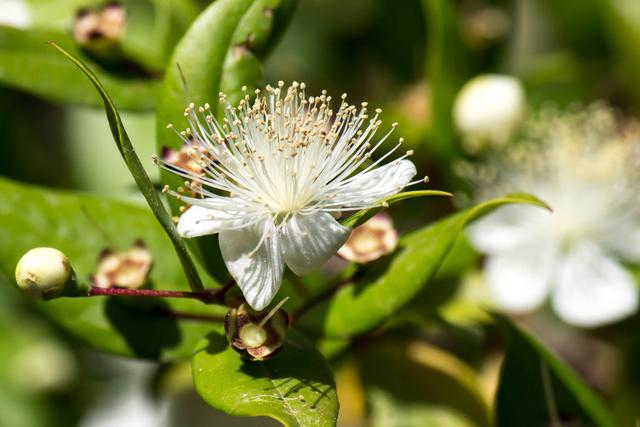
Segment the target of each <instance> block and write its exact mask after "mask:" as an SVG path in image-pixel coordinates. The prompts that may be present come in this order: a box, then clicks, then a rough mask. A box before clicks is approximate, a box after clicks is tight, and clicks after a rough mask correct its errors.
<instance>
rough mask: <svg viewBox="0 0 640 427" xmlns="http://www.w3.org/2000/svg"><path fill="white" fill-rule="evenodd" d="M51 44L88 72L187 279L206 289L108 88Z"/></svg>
mask: <svg viewBox="0 0 640 427" xmlns="http://www.w3.org/2000/svg"><path fill="white" fill-rule="evenodd" d="M52 45H53V46H54V47H55V48H56V49H58V50H59V51H60V52H62V54H64V55H65V56H66V57H67V58H69V59H70V60H71V61H72V62H73V63H74V64H76V65H77V66H78V68H80V70H81V71H82V72H83V73H84V74H85V76H87V77H88V78H89V80H90V81H91V83H93V85H94V86H95V88H96V90H97V91H98V93H100V96H101V97H102V100H103V101H104V109H105V112H106V114H107V120H108V121H109V127H110V128H111V133H112V134H113V139H114V141H115V143H116V146H117V147H118V150H120V154H122V158H123V159H124V161H125V163H126V164H127V167H128V168H129V171H130V172H131V175H132V176H133V179H134V180H135V181H136V184H137V185H138V188H139V189H140V192H141V193H142V195H143V196H144V198H145V199H146V200H147V203H148V204H149V207H150V208H151V211H152V212H153V214H154V215H155V217H156V219H157V220H158V222H159V223H160V225H161V226H162V228H163V229H164V231H165V232H166V233H167V235H168V236H169V238H170V239H171V243H173V247H174V249H175V251H176V253H177V254H178V258H179V259H180V263H181V264H182V268H183V269H184V272H185V274H186V276H187V279H188V280H189V286H191V289H192V290H194V291H199V290H203V289H204V286H203V285H202V282H201V281H200V277H199V275H198V272H197V270H196V267H195V264H194V263H193V261H192V260H191V257H190V256H189V253H188V252H187V248H186V246H185V245H184V242H183V241H182V238H181V237H180V236H179V235H178V231H177V230H176V227H175V225H174V224H173V221H172V219H171V216H170V215H169V213H168V212H167V210H166V209H165V208H164V205H163V204H162V200H160V196H159V195H158V193H157V192H156V190H155V188H154V186H153V184H152V183H151V180H150V179H149V175H147V172H146V171H145V170H144V167H143V166H142V163H141V162H140V159H139V158H138V155H137V154H136V150H135V149H134V148H133V145H131V141H129V136H128V135H127V132H126V130H125V129H124V125H123V124H122V120H121V119H120V114H118V110H117V108H116V106H115V104H114V103H113V101H112V100H111V98H110V97H109V94H108V93H107V92H106V90H105V88H104V87H103V86H102V83H100V81H99V80H98V78H97V77H96V76H95V74H93V72H92V71H91V70H90V69H88V68H87V67H86V66H85V65H84V64H83V63H82V62H81V61H80V60H79V59H77V58H75V57H74V56H73V55H71V54H70V53H68V52H67V51H65V50H64V49H62V48H61V47H60V46H58V45H56V44H55V43H52Z"/></svg>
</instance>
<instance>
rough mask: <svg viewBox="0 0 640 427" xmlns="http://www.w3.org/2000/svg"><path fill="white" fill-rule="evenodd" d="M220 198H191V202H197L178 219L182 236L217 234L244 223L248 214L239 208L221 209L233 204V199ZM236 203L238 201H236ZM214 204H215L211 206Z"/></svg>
mask: <svg viewBox="0 0 640 427" xmlns="http://www.w3.org/2000/svg"><path fill="white" fill-rule="evenodd" d="M221 200H222V204H221V201H220V200H215V201H214V200H209V199H189V202H190V203H197V205H194V206H191V207H190V208H189V209H187V210H186V211H185V212H184V213H183V214H182V215H180V219H179V220H178V233H179V234H180V235H181V236H182V237H186V238H190V237H198V236H204V235H207V234H215V233H219V232H220V231H222V230H224V229H227V228H238V227H239V226H241V225H242V223H243V218H245V217H246V214H245V213H244V212H242V211H238V210H237V209H221V208H219V206H220V207H225V208H226V206H231V205H233V204H234V201H233V199H223V198H221ZM235 204H236V205H237V204H238V203H235ZM211 205H214V206H211Z"/></svg>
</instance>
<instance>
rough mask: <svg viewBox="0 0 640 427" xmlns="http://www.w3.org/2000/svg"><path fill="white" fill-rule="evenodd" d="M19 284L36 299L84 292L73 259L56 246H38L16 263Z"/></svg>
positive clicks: (47, 298)
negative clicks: (79, 284) (76, 276)
mask: <svg viewBox="0 0 640 427" xmlns="http://www.w3.org/2000/svg"><path fill="white" fill-rule="evenodd" d="M16 283H17V284H18V286H19V287H20V289H22V291H23V292H25V293H27V294H29V295H30V296H31V297H33V298H35V299H42V300H49V299H53V298H57V297H61V296H73V295H79V294H80V293H81V288H80V287H78V285H77V283H76V278H75V273H74V271H73V269H72V268H71V264H70V263H69V259H68V258H67V257H66V256H65V254H63V253H62V252H60V251H59V250H57V249H54V248H34V249H31V250H30V251H29V252H27V253H26V254H24V255H23V256H22V258H20V261H18V265H17V266H16Z"/></svg>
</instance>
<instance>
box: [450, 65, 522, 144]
mask: <svg viewBox="0 0 640 427" xmlns="http://www.w3.org/2000/svg"><path fill="white" fill-rule="evenodd" d="M524 112H525V94H524V90H523V88H522V85H521V84H520V82H519V81H518V80H517V79H515V78H513V77H510V76H503V75H498V74H485V75H480V76H477V77H474V78H473V79H471V80H469V81H468V82H467V83H465V85H464V86H463V87H462V89H460V92H459V93H458V95H457V96H456V99H455V102H454V106H453V117H454V121H455V124H456V127H457V128H458V130H459V131H460V133H461V134H462V136H463V138H464V143H465V145H466V148H467V149H469V150H470V151H477V150H478V149H480V148H482V147H483V146H484V145H486V144H487V143H488V144H489V145H496V146H497V145H503V144H505V143H506V142H507V141H508V140H509V138H511V136H512V135H513V132H514V131H515V130H516V128H517V126H518V125H519V124H520V122H521V120H522V118H523V115H524Z"/></svg>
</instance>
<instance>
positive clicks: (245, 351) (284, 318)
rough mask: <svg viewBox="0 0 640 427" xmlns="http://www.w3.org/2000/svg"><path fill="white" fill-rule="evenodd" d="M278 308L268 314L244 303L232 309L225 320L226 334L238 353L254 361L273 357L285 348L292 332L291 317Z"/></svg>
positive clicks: (278, 306)
mask: <svg viewBox="0 0 640 427" xmlns="http://www.w3.org/2000/svg"><path fill="white" fill-rule="evenodd" d="M281 306H282V303H281V304H279V305H277V306H276V307H275V308H274V309H273V310H271V311H270V312H269V313H268V314H264V313H260V312H257V311H255V310H254V309H252V308H251V307H250V306H249V305H248V304H246V303H243V304H241V305H240V306H239V307H237V308H232V309H231V310H230V311H229V312H228V313H227V316H226V318H225V322H224V330H225V335H226V336H227V340H229V343H230V344H231V347H233V349H234V350H236V351H237V352H238V353H240V354H241V355H242V356H243V357H246V358H248V359H250V360H254V361H262V360H267V359H270V358H271V357H273V356H274V355H275V354H276V353H277V352H278V351H279V350H280V348H281V347H282V344H283V342H284V338H285V336H286V335H287V329H288V328H289V316H288V315H287V313H286V312H285V311H284V310H282V309H281V308H280V307H281Z"/></svg>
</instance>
